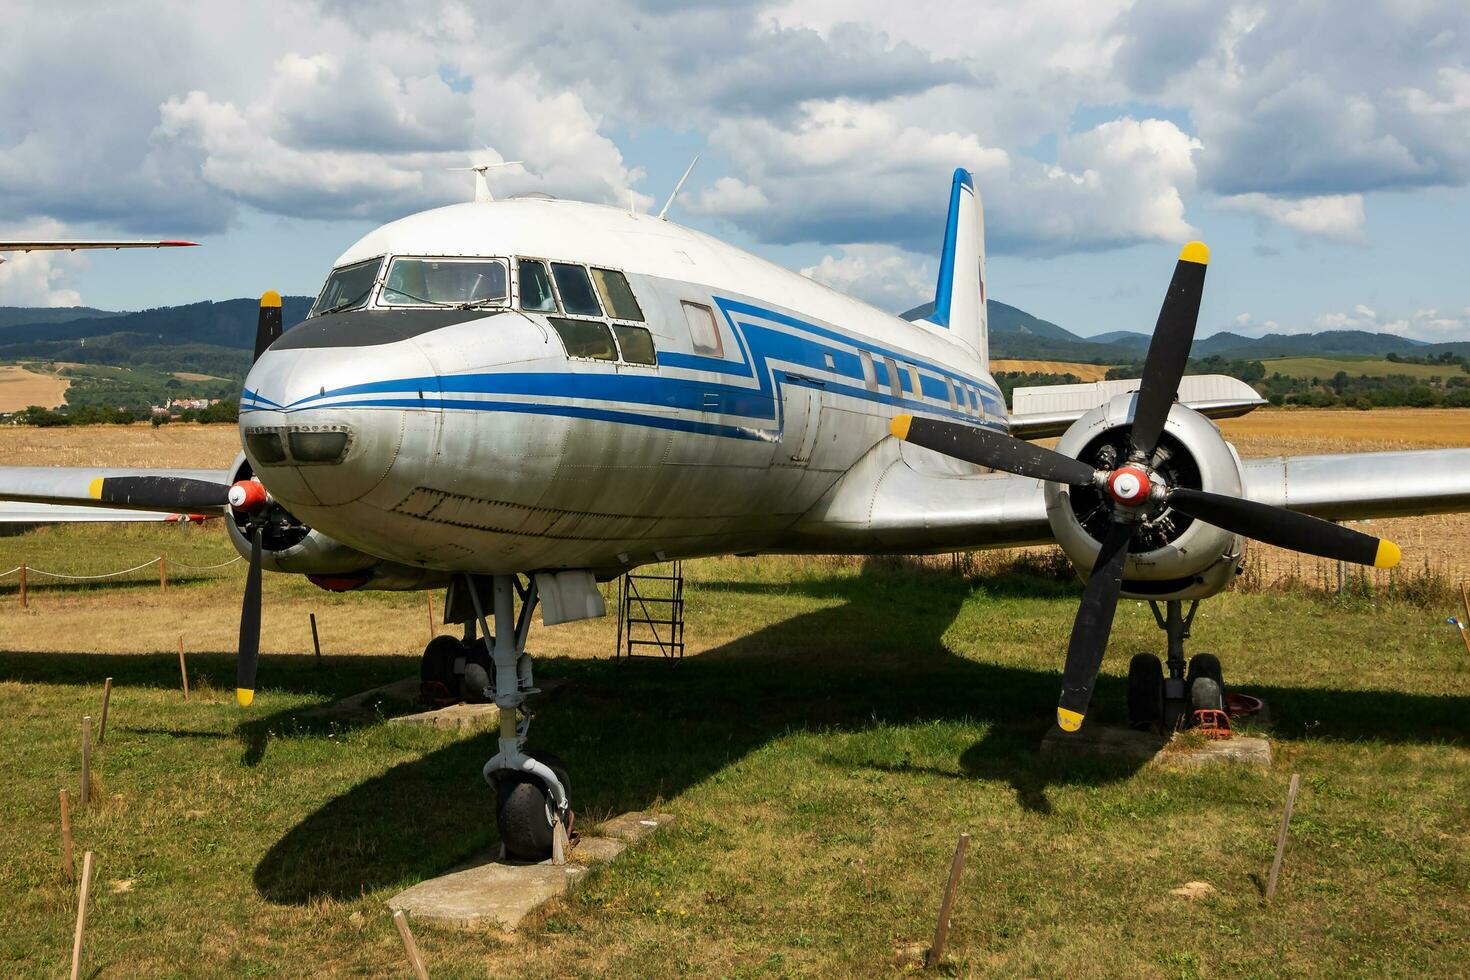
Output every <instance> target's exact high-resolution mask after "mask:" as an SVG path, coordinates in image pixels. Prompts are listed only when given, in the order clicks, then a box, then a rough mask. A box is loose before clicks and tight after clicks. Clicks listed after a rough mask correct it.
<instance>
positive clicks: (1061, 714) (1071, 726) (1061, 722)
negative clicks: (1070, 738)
mask: <svg viewBox="0 0 1470 980" xmlns="http://www.w3.org/2000/svg"><path fill="white" fill-rule="evenodd" d="M1057 727H1058V728H1060V729H1061V730H1062V731H1064V732H1075V731H1076V730H1077V729H1079V728H1081V727H1082V712H1080V711H1068V710H1067V709H1066V708H1058V709H1057Z"/></svg>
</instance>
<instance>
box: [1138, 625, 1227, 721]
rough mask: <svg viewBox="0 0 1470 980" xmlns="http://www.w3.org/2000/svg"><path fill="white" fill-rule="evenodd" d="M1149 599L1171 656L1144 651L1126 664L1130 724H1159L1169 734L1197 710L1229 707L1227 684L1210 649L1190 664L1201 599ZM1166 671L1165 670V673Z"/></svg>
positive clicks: (1193, 658)
mask: <svg viewBox="0 0 1470 980" xmlns="http://www.w3.org/2000/svg"><path fill="white" fill-rule="evenodd" d="M1159 605H1160V604H1159V603H1158V602H1153V601H1150V602H1149V607H1150V608H1151V609H1153V612H1154V621H1155V622H1157V623H1158V624H1159V629H1161V630H1163V631H1164V633H1165V635H1166V636H1167V637H1168V642H1169V659H1168V660H1167V661H1166V662H1165V663H1162V664H1161V663H1160V662H1159V658H1158V657H1156V656H1154V655H1153V654H1151V653H1140V654H1138V655H1137V656H1135V657H1134V658H1133V660H1132V662H1130V663H1129V664H1128V722H1129V724H1131V725H1132V726H1133V727H1134V728H1152V727H1154V726H1159V727H1160V728H1162V729H1163V730H1164V731H1165V732H1173V731H1178V730H1179V729H1181V728H1188V727H1189V726H1190V725H1191V724H1193V723H1194V720H1195V719H1196V718H1197V717H1199V716H1198V714H1197V712H1200V711H1214V712H1223V711H1224V710H1225V682H1224V680H1223V678H1222V675H1221V673H1220V659H1219V658H1218V657H1216V656H1215V655H1214V654H1212V653H1197V654H1195V655H1194V656H1193V657H1190V658H1189V660H1188V661H1187V662H1186V661H1185V659H1184V641H1185V640H1187V639H1189V628H1190V626H1191V625H1192V624H1193V623H1194V614H1195V612H1196V611H1197V610H1198V609H1199V600H1198V599H1196V600H1195V601H1193V602H1191V603H1190V604H1189V611H1188V612H1187V613H1186V612H1184V606H1183V603H1182V602H1181V601H1180V600H1178V599H1170V600H1168V601H1166V602H1164V603H1163V606H1164V609H1163V611H1160V609H1159ZM1166 669H1167V674H1166Z"/></svg>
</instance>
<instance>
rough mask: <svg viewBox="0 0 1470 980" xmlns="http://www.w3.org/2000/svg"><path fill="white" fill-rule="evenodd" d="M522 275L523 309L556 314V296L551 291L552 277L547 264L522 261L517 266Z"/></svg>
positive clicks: (529, 260)
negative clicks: (547, 269)
mask: <svg viewBox="0 0 1470 980" xmlns="http://www.w3.org/2000/svg"><path fill="white" fill-rule="evenodd" d="M517 269H518V270H519V271H520V275H521V309H523V310H530V311H532V312H533V313H555V312H556V294H555V293H553V292H552V291H551V276H550V274H548V273H547V271H546V263H545V262H537V261H536V260H535V259H521V261H520V262H519V263H518V264H517Z"/></svg>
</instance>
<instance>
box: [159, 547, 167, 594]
mask: <svg viewBox="0 0 1470 980" xmlns="http://www.w3.org/2000/svg"><path fill="white" fill-rule="evenodd" d="M158 591H159V592H167V591H168V558H167V557H166V556H164V555H159V556H158Z"/></svg>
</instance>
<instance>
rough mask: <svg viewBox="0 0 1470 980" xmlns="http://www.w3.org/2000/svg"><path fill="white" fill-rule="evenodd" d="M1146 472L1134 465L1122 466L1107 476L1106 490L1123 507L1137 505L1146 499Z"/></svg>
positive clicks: (1149, 487)
mask: <svg viewBox="0 0 1470 980" xmlns="http://www.w3.org/2000/svg"><path fill="white" fill-rule="evenodd" d="M1150 489H1152V487H1151V485H1150V484H1149V480H1148V474H1147V473H1145V472H1144V471H1143V470H1141V469H1139V468H1138V467H1136V466H1124V467H1121V468H1120V469H1116V470H1114V471H1113V472H1112V474H1111V475H1109V476H1108V492H1109V493H1111V494H1112V495H1113V499H1114V500H1116V501H1117V502H1118V503H1120V504H1122V505H1123V506H1124V507H1138V506H1141V505H1142V504H1144V503H1146V502H1147V501H1148V494H1149V490H1150Z"/></svg>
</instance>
